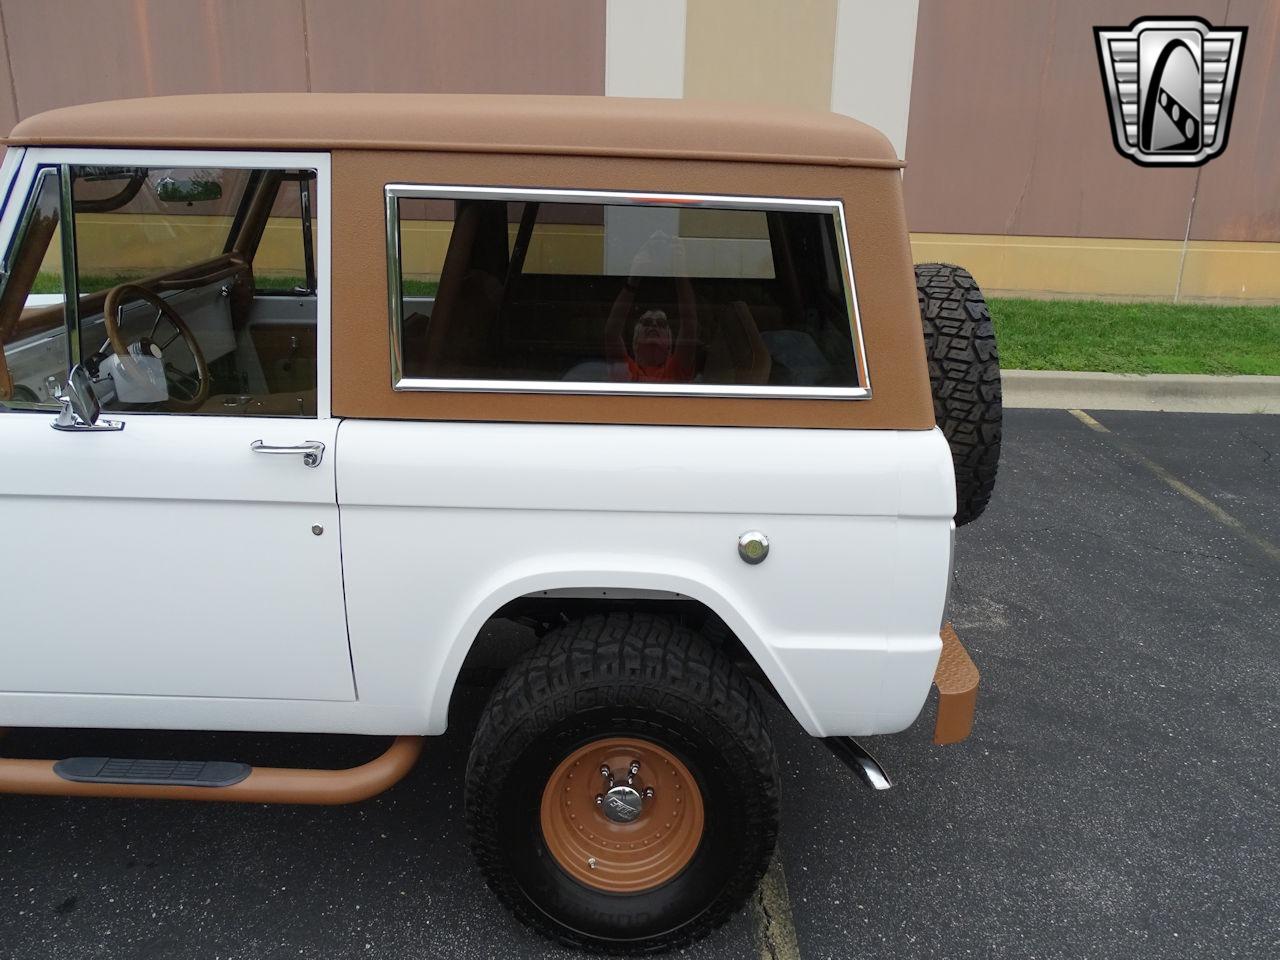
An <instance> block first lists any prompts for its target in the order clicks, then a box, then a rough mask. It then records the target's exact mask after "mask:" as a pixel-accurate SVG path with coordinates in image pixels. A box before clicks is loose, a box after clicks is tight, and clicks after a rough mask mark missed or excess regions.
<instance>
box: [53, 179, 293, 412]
mask: <svg viewBox="0 0 1280 960" xmlns="http://www.w3.org/2000/svg"><path fill="white" fill-rule="evenodd" d="M71 172H72V196H73V199H74V222H75V238H76V275H77V280H78V293H79V311H78V312H79V324H80V330H79V334H80V347H81V357H82V358H83V362H84V364H85V366H86V368H88V370H89V372H90V374H92V375H93V377H94V383H95V387H96V389H97V391H98V395H99V397H100V399H101V401H102V406H103V408H104V409H106V410H120V411H134V412H145V413H186V414H202V415H217V416H253V415H259V416H304V417H305V416H315V413H316V299H315V292H314V290H312V289H306V288H305V286H306V280H305V278H306V275H307V262H306V257H305V250H304V248H303V244H302V238H303V229H302V226H301V219H300V211H301V205H300V202H299V199H298V197H299V186H298V184H299V182H300V181H301V180H302V179H303V178H304V177H305V178H307V179H310V178H312V177H313V176H314V172H313V171H310V170H307V171H299V170H269V169H264V170H247V169H226V168H191V167H185V168H179V167H166V168H162V167H147V168H139V167H88V166H76V167H72V168H71ZM295 281H296V282H295ZM282 291H287V293H288V298H287V299H285V298H281V297H278V296H272V295H271V294H274V293H278V292H282Z"/></svg>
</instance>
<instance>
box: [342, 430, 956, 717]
mask: <svg viewBox="0 0 1280 960" xmlns="http://www.w3.org/2000/svg"><path fill="white" fill-rule="evenodd" d="M337 446H338V450H337V458H336V462H337V478H338V501H339V505H340V514H341V526H342V551H343V569H344V575H345V583H346V594H347V609H348V621H349V627H350V636H351V646H352V655H353V662H354V667H355V675H356V683H357V687H358V690H359V695H360V698H361V700H362V701H366V702H369V703H371V704H378V705H385V706H411V707H419V706H420V708H421V711H422V712H421V717H422V725H423V726H422V729H421V730H419V731H403V732H425V733H440V732H442V731H443V730H444V729H445V725H446V720H447V713H448V705H449V698H450V695H451V693H452V690H453V685H454V682H455V680H456V677H457V673H458V670H459V668H460V667H461V665H462V661H463V659H464V658H465V656H466V653H467V650H468V649H469V647H470V645H471V643H472V641H473V640H474V638H475V636H476V634H477V633H478V632H479V630H480V627H481V626H482V625H483V623H484V621H485V620H486V619H488V617H489V616H490V615H491V614H492V613H493V612H494V611H496V610H497V609H498V608H499V607H501V606H502V605H503V604H505V603H507V602H508V601H510V600H513V599H516V598H518V597H520V596H524V595H526V594H531V593H535V592H537V591H541V590H555V589H601V590H608V589H613V588H633V589H636V588H638V589H645V590H664V591H671V592H674V593H679V594H683V595H686V596H689V597H691V598H693V599H696V600H699V601H701V602H702V603H704V604H706V605H707V606H708V607H710V608H711V609H712V610H714V611H715V612H716V613H717V614H719V615H720V616H721V618H722V619H724V621H725V622H726V623H727V624H728V626H729V627H730V628H731V629H732V630H733V631H734V632H735V633H736V634H737V636H738V637H739V639H740V640H741V641H742V642H743V644H744V645H745V647H746V648H747V650H748V651H749V652H750V653H751V655H752V656H753V657H754V658H755V659H756V661H757V662H758V663H759V665H760V667H761V668H762V669H763V670H764V672H765V674H766V675H767V676H768V677H769V679H770V680H771V681H772V683H773V684H774V686H775V687H776V688H777V690H778V692H779V694H780V695H781V696H782V698H783V700H784V701H785V702H786V704H787V706H788V707H789V708H790V709H791V711H792V713H793V714H794V715H795V716H796V718H797V720H799V722H800V723H801V725H802V726H803V727H804V728H805V729H806V730H807V731H808V732H809V733H811V734H815V735H836V734H844V735H856V734H870V733H887V732H892V731H895V730H899V729H902V728H903V727H905V726H907V725H908V724H910V723H911V722H912V720H914V718H915V716H916V715H917V714H918V712H919V710H920V707H921V705H922V704H923V702H924V698H925V695H926V694H927V692H928V685H929V682H930V679H931V677H932V673H933V669H934V665H935V663H936V661H937V655H938V650H939V648H940V644H939V640H938V625H939V620H940V618H941V614H942V606H943V602H944V596H945V591H946V576H947V564H948V542H949V522H950V519H951V517H952V515H953V514H954V512H955V495H954V481H953V477H952V473H951V460H950V456H949V453H948V451H947V445H946V441H945V440H944V439H943V438H942V436H941V434H940V433H938V432H937V431H936V430H910V431H894V430H788V429H752V428H727V427H673V426H626V425H592V424H511V423H436V422H386V421H370V420H346V421H344V422H343V423H342V425H341V428H340V430H339V437H338V443H337ZM751 529H758V530H761V531H763V532H764V533H765V534H766V535H767V536H768V537H769V539H770V543H771V550H770V554H769V556H768V558H767V560H766V561H765V562H764V563H761V564H759V565H757V566H751V565H748V564H746V563H744V562H742V560H741V559H740V558H739V557H738V554H737V539H738V536H739V534H741V533H742V532H743V531H746V530H751Z"/></svg>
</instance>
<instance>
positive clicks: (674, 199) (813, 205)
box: [384, 183, 871, 400]
mask: <svg viewBox="0 0 1280 960" xmlns="http://www.w3.org/2000/svg"><path fill="white" fill-rule="evenodd" d="M384 197H385V202H386V218H387V223H386V231H387V234H386V235H387V295H388V299H389V301H390V302H389V304H388V307H389V310H388V315H389V317H390V321H391V338H390V343H391V387H392V389H393V390H396V391H440V392H448V391H458V392H481V393H559V394H591V395H596V396H627V395H637V394H638V395H653V394H659V395H663V396H673V397H708V396H709V397H754V398H768V397H775V398H779V397H780V398H790V399H797V400H798V399H809V400H869V399H870V398H871V374H870V371H869V369H868V367H867V354H866V344H865V343H864V342H863V336H862V313H861V310H860V309H859V306H858V289H857V285H856V283H855V280H854V274H853V260H852V257H851V255H850V247H849V230H848V224H847V222H846V220H845V213H844V201H842V200H838V199H834V200H816V199H799V198H786V197H744V196H729V195H725V196H719V195H714V194H685V193H644V192H635V193H628V192H623V191H609V190H565V189H555V190H552V189H538V188H522V187H474V186H442V185H436V184H412V183H389V184H387V185H386V187H385V189H384ZM401 197H407V198H414V197H422V198H432V199H444V200H459V199H462V200H465V199H469V198H483V199H488V200H507V201H516V202H522V201H556V200H561V201H564V202H568V203H603V204H615V205H624V206H645V205H650V204H652V205H655V206H675V207H679V208H684V207H693V208H705V209H722V210H755V211H772V210H777V211H797V210H798V211H805V212H809V213H827V214H830V215H832V216H834V217H835V218H836V220H837V222H838V224H839V229H838V230H837V231H836V241H837V244H838V245H839V246H840V248H841V249H840V251H839V255H840V257H841V259H842V260H843V270H844V277H845V284H846V290H847V291H848V295H847V303H846V308H847V310H848V312H849V315H850V331H851V333H852V336H853V341H854V351H855V352H854V364H855V367H856V373H857V374H858V378H859V385H858V386H856V387H781V386H772V387H771V386H737V385H729V384H726V385H716V384H698V383H685V384H670V383H592V382H586V381H577V380H571V381H563V380H462V379H459V380H453V379H446V378H414V377H405V376H404V375H403V370H404V366H403V353H402V343H401V328H402V324H403V316H402V313H403V304H402V299H401V296H400V292H401V291H400V284H401V270H400V253H401V245H400V218H399V200H400V198H401Z"/></svg>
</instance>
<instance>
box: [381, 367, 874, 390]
mask: <svg viewBox="0 0 1280 960" xmlns="http://www.w3.org/2000/svg"><path fill="white" fill-rule="evenodd" d="M392 367H393V369H394V368H396V360H395V358H394V357H393V358H392ZM396 372H399V371H398V369H396ZM393 386H394V388H395V389H396V390H405V391H409V390H417V391H437V392H440V391H450V390H452V391H455V392H462V393H588V394H595V395H597V396H606V397H607V396H615V395H616V396H626V395H632V394H649V395H652V394H662V395H664V396H669V397H782V398H790V399H793V400H795V399H806V398H807V399H822V400H865V399H867V398H868V397H870V396H871V391H870V390H868V389H866V388H865V387H768V386H739V385H737V384H723V385H717V384H711V383H628V382H620V383H614V382H612V381H603V382H597V381H590V380H462V379H458V380H451V379H447V378H444V377H429V378H428V377H405V378H403V379H400V380H397V381H396V382H395V383H394V384H393Z"/></svg>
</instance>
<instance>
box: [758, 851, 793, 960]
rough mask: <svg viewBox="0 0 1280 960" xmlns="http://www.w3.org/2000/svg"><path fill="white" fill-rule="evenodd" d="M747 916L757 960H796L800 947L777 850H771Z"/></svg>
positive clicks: (780, 857)
mask: <svg viewBox="0 0 1280 960" xmlns="http://www.w3.org/2000/svg"><path fill="white" fill-rule="evenodd" d="M751 913H752V919H753V920H754V921H755V924H754V926H755V937H756V945H757V946H758V947H759V948H760V960H800V944H799V943H798V942H797V941H796V928H795V921H794V919H793V918H792V916H791V898H790V897H789V896H788V895H787V875H786V873H784V872H783V870H782V850H781V849H780V848H774V851H773V860H772V861H770V863H769V869H768V870H766V871H765V874H764V877H762V878H761V880H760V886H759V887H758V888H757V890H756V895H755V897H753V898H752V900H751Z"/></svg>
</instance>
